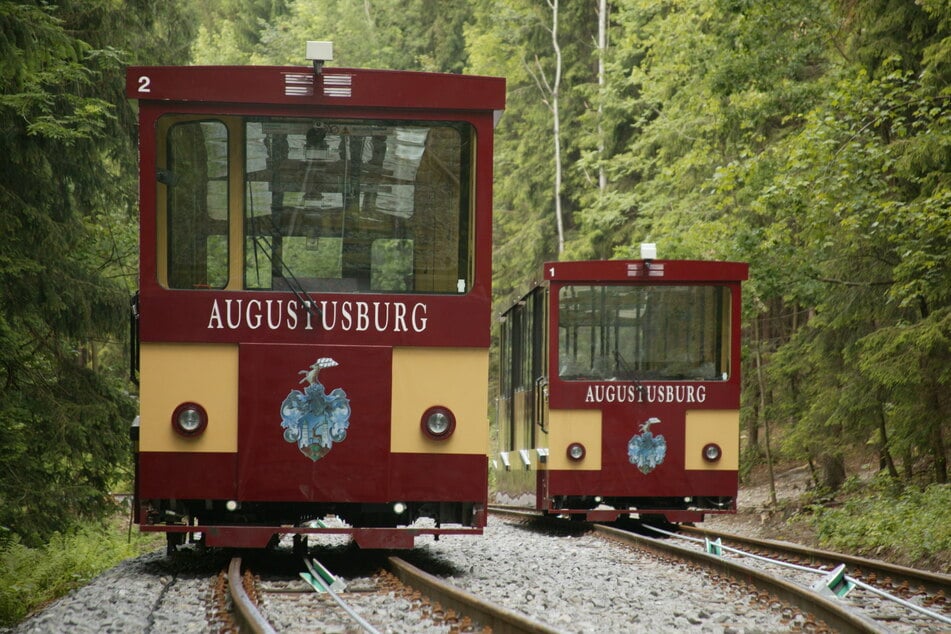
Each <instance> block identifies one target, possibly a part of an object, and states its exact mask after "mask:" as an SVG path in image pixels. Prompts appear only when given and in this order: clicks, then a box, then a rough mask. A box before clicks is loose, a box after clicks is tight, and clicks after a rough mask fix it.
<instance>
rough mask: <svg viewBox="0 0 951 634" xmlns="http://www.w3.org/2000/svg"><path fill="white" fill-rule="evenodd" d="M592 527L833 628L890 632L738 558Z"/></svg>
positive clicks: (848, 630) (601, 532)
mask: <svg viewBox="0 0 951 634" xmlns="http://www.w3.org/2000/svg"><path fill="white" fill-rule="evenodd" d="M592 529H593V530H594V531H596V532H598V533H600V534H602V535H606V536H610V537H612V538H614V539H617V540H619V541H621V542H626V543H629V544H634V545H636V546H637V547H639V548H645V549H647V550H651V551H654V552H657V553H663V554H673V555H675V556H676V557H679V558H681V559H684V560H687V561H690V562H693V563H696V564H699V565H701V566H703V567H704V568H708V569H713V570H716V571H717V572H720V573H721V574H724V575H727V576H729V577H731V578H733V579H735V580H737V581H742V582H748V583H751V584H753V585H755V586H757V587H759V588H761V589H763V590H765V591H766V592H769V593H770V594H773V595H774V596H776V597H777V598H778V599H780V600H782V601H784V602H786V603H788V604H789V605H793V606H795V607H797V608H798V609H800V610H802V611H803V612H805V613H808V614H812V615H814V616H815V617H816V618H818V619H819V620H821V621H823V622H824V623H825V624H826V625H827V626H828V627H829V628H831V629H832V630H833V631H835V632H856V633H858V632H871V633H875V634H879V633H881V634H884V633H886V632H890V630H889V629H888V628H885V627H882V626H881V625H879V624H878V623H876V622H875V621H873V620H872V619H870V618H868V617H866V616H864V615H861V614H857V613H855V612H853V611H851V610H849V609H847V608H846V607H845V606H843V605H840V604H838V603H835V602H834V601H830V600H829V599H826V598H825V597H823V596H821V595H819V594H816V593H815V592H812V591H811V590H809V589H808V588H804V587H802V586H799V585H797V584H795V583H792V582H789V581H786V580H784V579H779V578H777V577H773V576H771V575H769V574H767V573H766V572H763V571H761V570H757V569H756V568H752V567H750V566H746V565H744V564H742V563H740V562H738V561H734V560H730V559H724V558H722V557H717V556H715V555H710V554H707V553H705V552H701V551H699V550H694V549H692V548H686V547H684V546H680V545H679V544H674V543H672V542H671V541H670V540H661V539H655V538H652V537H645V536H641V535H636V534H634V533H629V532H627V531H623V530H620V529H617V528H612V527H610V526H605V525H603V524H593V525H592Z"/></svg>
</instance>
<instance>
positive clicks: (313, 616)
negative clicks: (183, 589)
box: [228, 556, 557, 634]
mask: <svg viewBox="0 0 951 634" xmlns="http://www.w3.org/2000/svg"><path fill="white" fill-rule="evenodd" d="M241 566H242V564H241V559H240V558H238V557H236V558H234V559H233V560H232V561H231V564H230V566H229V572H228V587H229V592H230V605H231V606H233V609H232V611H231V614H232V618H233V621H234V624H235V625H236V626H237V628H238V629H239V630H240V631H242V632H252V633H253V634H272V633H276V632H280V631H281V630H282V628H281V627H280V626H279V625H277V626H275V625H272V622H280V621H282V620H285V619H286V620H292V621H293V622H294V627H295V628H299V627H301V626H302V625H303V624H302V623H301V618H302V617H301V611H302V609H303V606H302V605H301V604H302V603H306V605H307V606H308V607H309V609H308V610H307V612H308V615H307V617H306V620H307V622H309V623H310V624H312V625H313V626H314V628H315V629H314V631H319V630H320V629H331V628H332V629H334V631H347V632H350V631H353V632H357V631H361V632H369V633H375V632H380V631H401V630H402V629H403V626H400V625H397V626H396V627H393V624H391V623H387V622H385V617H380V616H379V615H378V614H376V611H375V609H374V603H377V602H392V601H393V597H394V596H397V597H401V598H402V599H404V600H405V601H407V602H408V603H409V604H410V605H411V606H412V608H411V609H413V610H416V611H417V612H418V619H419V621H421V622H425V621H428V622H429V623H431V625H428V626H421V629H419V630H418V631H434V632H435V631H444V632H479V631H484V630H487V631H491V632H493V633H507V632H511V633H538V634H554V633H555V632H557V630H554V629H552V628H549V627H548V626H546V625H544V624H543V623H540V622H538V621H535V620H533V619H531V618H528V617H526V616H524V615H521V614H518V613H516V612H514V611H512V610H508V609H506V608H504V607H502V606H499V605H496V604H494V603H491V602H489V601H486V600H483V599H481V598H479V597H477V596H475V595H473V594H471V593H468V592H466V591H463V590H460V589H459V588H456V587H454V586H453V585H451V584H449V583H446V582H445V581H443V580H441V579H439V578H438V577H436V576H434V575H431V574H429V573H427V572H425V571H423V570H421V569H419V568H417V567H415V566H413V565H412V564H410V563H408V562H406V561H405V560H403V559H401V558H399V557H394V556H391V557H389V558H388V559H387V562H386V568H387V569H386V570H380V571H378V572H377V573H376V574H375V575H374V577H373V582H372V583H370V584H366V583H364V584H358V585H357V586H355V587H352V588H347V589H345V588H344V587H345V586H346V584H343V583H341V582H339V580H338V581H332V580H331V579H333V577H332V575H330V576H329V577H328V575H329V572H327V571H326V569H323V568H322V566H321V565H320V564H319V563H317V562H313V563H311V562H310V561H308V562H307V568H308V569H309V570H310V573H309V579H308V581H309V582H310V583H311V584H312V585H313V586H314V587H315V588H316V589H317V591H318V592H319V593H320V594H317V595H315V594H314V593H313V592H310V591H306V590H304V589H303V588H302V586H301V584H290V583H287V582H278V583H274V582H262V581H261V580H260V579H257V578H256V577H255V576H254V575H253V574H252V572H251V571H248V570H245V571H244V572H243V573H242V572H241ZM302 576H304V575H302ZM338 584H339V585H338ZM314 596H317V597H318V598H316V599H314V598H313V597H314ZM328 597H329V598H328ZM262 604H267V605H266V606H262ZM288 606H290V607H288ZM285 610H292V611H293V614H294V616H292V617H282V616H281V614H282V613H283V612H284V611H285ZM344 613H345V616H343V615H344ZM413 629H414V630H416V629H417V628H415V627H414V628H413Z"/></svg>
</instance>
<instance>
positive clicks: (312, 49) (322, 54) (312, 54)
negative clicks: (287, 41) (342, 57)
mask: <svg viewBox="0 0 951 634" xmlns="http://www.w3.org/2000/svg"><path fill="white" fill-rule="evenodd" d="M306 57H307V59H309V60H311V61H314V62H330V61H333V58H334V43H333V42H314V41H308V42H307V55H306Z"/></svg>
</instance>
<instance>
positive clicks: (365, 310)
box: [357, 302, 370, 332]
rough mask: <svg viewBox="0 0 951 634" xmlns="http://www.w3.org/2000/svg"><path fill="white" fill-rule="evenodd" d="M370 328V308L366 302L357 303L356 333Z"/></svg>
mask: <svg viewBox="0 0 951 634" xmlns="http://www.w3.org/2000/svg"><path fill="white" fill-rule="evenodd" d="M369 328H370V307H369V306H368V305H367V303H366V302H357V332H363V331H365V330H368V329H369Z"/></svg>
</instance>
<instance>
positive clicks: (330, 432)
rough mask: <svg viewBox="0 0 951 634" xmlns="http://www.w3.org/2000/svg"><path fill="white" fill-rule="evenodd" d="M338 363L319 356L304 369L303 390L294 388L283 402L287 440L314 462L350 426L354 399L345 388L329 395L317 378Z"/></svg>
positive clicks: (285, 436)
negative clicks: (325, 369) (295, 444)
mask: <svg viewBox="0 0 951 634" xmlns="http://www.w3.org/2000/svg"><path fill="white" fill-rule="evenodd" d="M337 365H340V364H338V363H337V362H336V361H334V360H333V359H331V358H330V357H323V358H321V359H317V361H315V362H314V364H313V365H311V366H310V369H309V370H301V371H300V372H299V373H298V374H303V375H304V378H303V379H301V380H300V382H301V383H307V387H305V388H304V389H303V390H291V393H290V394H288V395H287V398H285V399H284V402H283V403H281V427H282V428H283V429H284V440H286V441H287V442H293V443H297V448H298V449H300V451H301V453H302V454H304V455H305V456H307V457H308V458H310V459H311V460H313V461H315V462H316V461H317V460H320V459H321V458H323V457H324V456H326V455H327V454H328V453H330V449H331V448H332V447H333V444H334V443H335V442H343V440H344V439H345V438H346V437H347V429H348V428H349V427H350V399H348V398H347V393H346V392H344V391H343V390H342V389H341V388H339V387H338V388H335V389H334V390H333V391H332V392H330V394H327V391H326V389H325V388H324V386H323V385H322V384H321V383H320V382H319V381H318V380H317V375H318V373H319V372H320V371H321V370H322V369H324V368H332V367H335V366H337Z"/></svg>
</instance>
